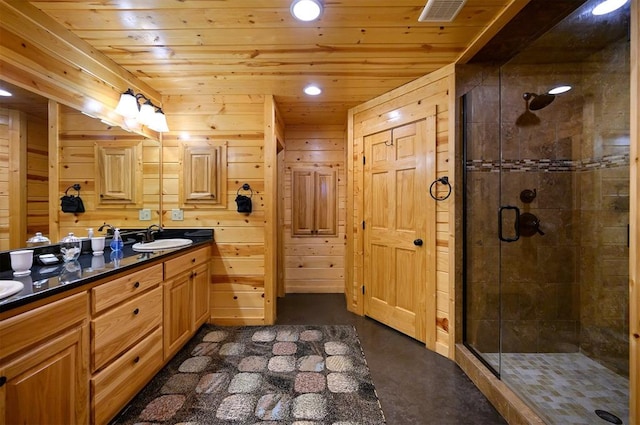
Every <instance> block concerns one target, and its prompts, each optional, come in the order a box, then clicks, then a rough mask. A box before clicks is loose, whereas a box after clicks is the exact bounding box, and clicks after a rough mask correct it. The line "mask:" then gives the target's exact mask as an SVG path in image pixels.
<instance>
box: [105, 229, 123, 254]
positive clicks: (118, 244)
mask: <svg viewBox="0 0 640 425" xmlns="http://www.w3.org/2000/svg"><path fill="white" fill-rule="evenodd" d="M109 246H110V247H111V251H121V250H122V247H123V246H124V242H123V241H122V236H120V229H115V230H114V231H113V238H112V239H111V244H110V245H109Z"/></svg>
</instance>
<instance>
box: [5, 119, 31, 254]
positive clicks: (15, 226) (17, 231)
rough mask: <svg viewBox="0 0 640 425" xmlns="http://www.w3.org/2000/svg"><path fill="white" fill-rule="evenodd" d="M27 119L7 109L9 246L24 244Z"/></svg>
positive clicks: (25, 229) (17, 246)
mask: <svg viewBox="0 0 640 425" xmlns="http://www.w3.org/2000/svg"><path fill="white" fill-rule="evenodd" d="M26 182H27V120H26V115H25V114H24V113H22V112H19V111H15V110H10V111H9V193H10V194H11V195H10V199H9V229H10V232H9V247H10V248H11V249H16V248H20V247H23V246H25V245H26V243H25V242H26V236H27V215H26V214H25V211H27V185H26Z"/></svg>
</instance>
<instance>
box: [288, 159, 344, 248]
mask: <svg viewBox="0 0 640 425" xmlns="http://www.w3.org/2000/svg"><path fill="white" fill-rule="evenodd" d="M337 180H338V178H337V173H336V171H335V170H333V169H330V168H325V169H322V168H321V169H317V170H293V171H292V186H293V187H292V197H291V202H292V206H291V214H292V220H291V221H292V226H293V228H292V234H293V236H316V235H317V236H336V235H337V234H338V233H337V232H338V202H337V199H338V193H337V191H338V184H337Z"/></svg>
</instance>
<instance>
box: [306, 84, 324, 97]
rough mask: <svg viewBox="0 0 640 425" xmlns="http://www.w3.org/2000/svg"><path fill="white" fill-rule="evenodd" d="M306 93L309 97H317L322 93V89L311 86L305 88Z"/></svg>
mask: <svg viewBox="0 0 640 425" xmlns="http://www.w3.org/2000/svg"><path fill="white" fill-rule="evenodd" d="M304 92H305V93H306V94H308V95H309V96H317V95H319V94H320V93H322V89H320V87H318V86H314V85H310V86H307V87H305V88H304Z"/></svg>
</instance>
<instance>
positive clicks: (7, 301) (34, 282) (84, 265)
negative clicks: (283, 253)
mask: <svg viewBox="0 0 640 425" xmlns="http://www.w3.org/2000/svg"><path fill="white" fill-rule="evenodd" d="M176 237H181V238H187V239H191V240H192V241H193V244H192V245H188V246H185V247H181V248H174V249H166V250H161V251H154V252H137V251H134V250H133V248H132V246H133V244H134V243H135V240H134V239H131V240H125V245H124V247H123V249H122V251H119V252H118V251H113V252H112V251H111V250H110V249H109V247H108V244H109V242H108V241H107V244H106V247H105V250H104V254H102V255H97V256H96V255H93V254H91V253H87V254H82V255H80V257H79V258H78V260H77V261H73V262H69V263H58V264H53V265H40V264H38V262H37V261H36V260H35V259H34V264H33V267H31V274H29V275H28V276H23V277H14V276H13V272H12V271H11V270H0V280H17V281H20V282H22V283H23V284H24V288H23V289H22V291H20V292H18V293H17V294H15V295H12V296H10V297H7V298H2V299H0V313H2V312H5V311H8V310H11V309H13V308H16V307H19V306H23V305H26V304H28V303H31V302H33V301H36V300H41V299H44V298H47V297H50V296H52V295H55V294H59V293H61V292H65V291H69V290H71V289H73V288H77V287H80V286H82V285H86V284H87V283H91V282H94V281H97V280H99V279H103V278H105V277H109V276H111V275H116V274H119V273H122V272H124V271H127V270H130V269H133V268H135V267H138V266H140V265H143V264H145V263H150V262H153V261H155V260H158V259H161V258H164V257H169V256H171V255H173V254H175V253H177V252H180V251H187V250H189V249H191V248H193V247H197V246H201V245H206V244H208V243H211V242H212V241H213V230H211V229H188V230H183V229H181V230H177V229H171V230H165V231H164V232H163V234H162V237H159V238H157V239H168V238H176ZM56 246H57V245H52V246H48V247H47V249H46V252H52V248H51V247H53V249H54V251H53V252H55V247H56ZM28 249H32V248H28ZM33 249H35V248H33ZM35 250H36V254H38V250H37V249H35ZM4 255H6V256H8V255H9V251H6V252H3V253H0V256H4ZM4 262H5V263H6V261H4Z"/></svg>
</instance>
